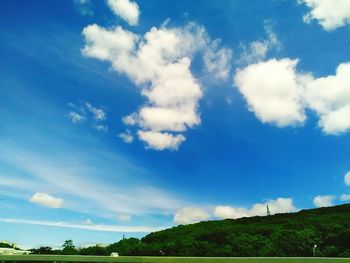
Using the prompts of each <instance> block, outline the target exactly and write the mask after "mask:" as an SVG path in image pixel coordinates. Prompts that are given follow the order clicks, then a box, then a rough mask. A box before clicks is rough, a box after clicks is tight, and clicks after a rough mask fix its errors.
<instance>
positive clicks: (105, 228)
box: [0, 218, 169, 233]
mask: <svg viewBox="0 0 350 263" xmlns="http://www.w3.org/2000/svg"><path fill="white" fill-rule="evenodd" d="M0 222H3V223H11V224H27V225H40V226H52V227H64V228H76V229H84V230H92V231H102V232H125V233H150V232H154V231H159V230H163V229H166V228H168V227H169V226H163V227H152V226H122V225H98V224H92V223H91V224H86V223H80V224H79V223H71V222H65V221H41V220H28V219H17V218H0Z"/></svg>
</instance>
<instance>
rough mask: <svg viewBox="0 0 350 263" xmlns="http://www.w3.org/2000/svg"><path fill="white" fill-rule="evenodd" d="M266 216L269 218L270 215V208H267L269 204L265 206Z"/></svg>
mask: <svg viewBox="0 0 350 263" xmlns="http://www.w3.org/2000/svg"><path fill="white" fill-rule="evenodd" d="M266 215H267V216H270V215H271V213H270V208H269V204H266Z"/></svg>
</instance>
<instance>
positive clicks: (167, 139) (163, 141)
mask: <svg viewBox="0 0 350 263" xmlns="http://www.w3.org/2000/svg"><path fill="white" fill-rule="evenodd" d="M138 136H139V139H140V140H141V141H144V142H146V143H147V144H148V146H149V147H150V148H152V149H155V150H159V151H161V150H164V149H173V150H177V149H178V148H179V146H180V144H181V143H182V142H184V141H185V140H186V139H185V137H184V136H182V135H181V134H179V135H172V134H170V133H166V132H155V131H139V132H138Z"/></svg>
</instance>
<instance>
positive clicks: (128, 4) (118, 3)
mask: <svg viewBox="0 0 350 263" xmlns="http://www.w3.org/2000/svg"><path fill="white" fill-rule="evenodd" d="M107 3H108V6H109V7H110V8H111V10H112V11H113V12H114V13H115V14H116V15H117V16H120V17H121V18H123V19H124V20H125V21H126V22H128V24H129V25H131V26H135V25H137V24H138V23H139V16H140V10H139V6H138V4H137V3H136V2H134V1H130V0H108V1H107Z"/></svg>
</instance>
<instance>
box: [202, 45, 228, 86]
mask: <svg viewBox="0 0 350 263" xmlns="http://www.w3.org/2000/svg"><path fill="white" fill-rule="evenodd" d="M231 59H232V50H231V49H228V48H222V49H220V50H218V51H216V52H214V51H213V50H212V49H208V51H207V52H205V53H204V56H203V60H204V66H205V69H206V70H207V71H208V72H209V73H210V74H212V75H213V76H214V77H215V78H216V79H221V80H226V79H227V78H228V77H229V74H230V70H231V65H230V63H231Z"/></svg>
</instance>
